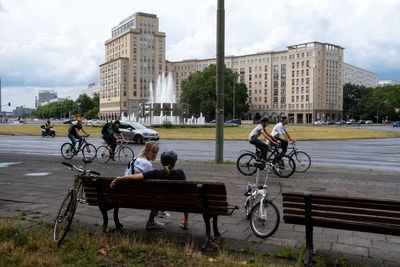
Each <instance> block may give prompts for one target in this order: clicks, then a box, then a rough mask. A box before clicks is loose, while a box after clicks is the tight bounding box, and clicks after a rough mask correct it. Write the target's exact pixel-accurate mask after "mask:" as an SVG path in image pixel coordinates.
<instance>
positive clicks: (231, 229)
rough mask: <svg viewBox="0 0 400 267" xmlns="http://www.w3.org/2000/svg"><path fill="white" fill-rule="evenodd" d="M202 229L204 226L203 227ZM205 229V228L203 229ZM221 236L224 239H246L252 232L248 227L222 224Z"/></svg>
mask: <svg viewBox="0 0 400 267" xmlns="http://www.w3.org/2000/svg"><path fill="white" fill-rule="evenodd" d="M203 227H204V226H203ZM204 229H205V228H204ZM219 230H220V232H221V235H223V236H224V237H226V238H234V239H243V240H245V239H247V238H248V237H249V236H250V235H252V234H253V232H252V231H251V229H250V225H246V226H244V227H237V226H236V225H231V224H224V225H223V227H221V228H220V229H219Z"/></svg>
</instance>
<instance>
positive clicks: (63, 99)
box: [41, 97, 66, 106]
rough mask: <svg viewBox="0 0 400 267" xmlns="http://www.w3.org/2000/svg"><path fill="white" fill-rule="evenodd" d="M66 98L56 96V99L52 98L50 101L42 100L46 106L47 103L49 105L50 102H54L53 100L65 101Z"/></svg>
mask: <svg viewBox="0 0 400 267" xmlns="http://www.w3.org/2000/svg"><path fill="white" fill-rule="evenodd" d="M65 100H66V98H58V97H57V98H54V99H51V100H48V101H43V102H42V104H41V105H42V106H46V105H48V104H50V103H53V102H64V101H65Z"/></svg>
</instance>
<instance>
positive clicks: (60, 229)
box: [53, 158, 100, 245]
mask: <svg viewBox="0 0 400 267" xmlns="http://www.w3.org/2000/svg"><path fill="white" fill-rule="evenodd" d="M83 162H84V163H85V167H84V168H83V169H82V167H76V166H74V165H72V164H69V163H66V162H61V164H63V165H66V166H68V167H70V168H71V170H73V171H77V172H78V175H76V176H75V179H74V182H73V183H72V187H71V188H70V189H68V192H67V195H66V196H65V198H64V201H63V202H62V204H61V206H60V209H59V210H58V214H57V217H56V218H55V220H54V229H53V240H54V241H55V242H57V245H60V244H61V242H62V241H63V240H64V238H65V236H66V235H67V232H68V230H69V228H70V226H71V223H72V219H73V218H74V214H75V211H76V208H77V206H78V203H81V204H86V200H85V192H84V191H83V186H82V181H81V180H80V179H79V176H81V175H82V176H99V175H100V173H98V172H95V171H90V170H86V164H87V163H90V162H92V160H91V159H90V158H83Z"/></svg>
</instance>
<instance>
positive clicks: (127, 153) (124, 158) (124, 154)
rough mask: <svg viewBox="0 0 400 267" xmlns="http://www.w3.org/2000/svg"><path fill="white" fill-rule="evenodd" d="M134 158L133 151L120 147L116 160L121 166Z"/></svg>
mask: <svg viewBox="0 0 400 267" xmlns="http://www.w3.org/2000/svg"><path fill="white" fill-rule="evenodd" d="M134 156H135V154H134V153H133V150H132V149H131V148H130V147H127V146H124V147H121V149H120V150H119V152H118V158H119V161H121V163H122V164H128V163H129V161H131V160H132V159H133V157H134Z"/></svg>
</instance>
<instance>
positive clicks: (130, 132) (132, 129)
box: [119, 121, 160, 144]
mask: <svg viewBox="0 0 400 267" xmlns="http://www.w3.org/2000/svg"><path fill="white" fill-rule="evenodd" d="M119 130H120V132H121V133H122V134H123V135H124V137H125V138H126V139H127V140H131V141H134V142H135V143H138V144H143V143H144V142H145V141H150V140H154V141H157V140H159V139H160V137H159V136H158V133H157V132H156V131H154V130H151V129H149V128H147V127H145V126H143V125H142V124H140V123H138V122H126V121H121V124H120V126H119Z"/></svg>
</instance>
